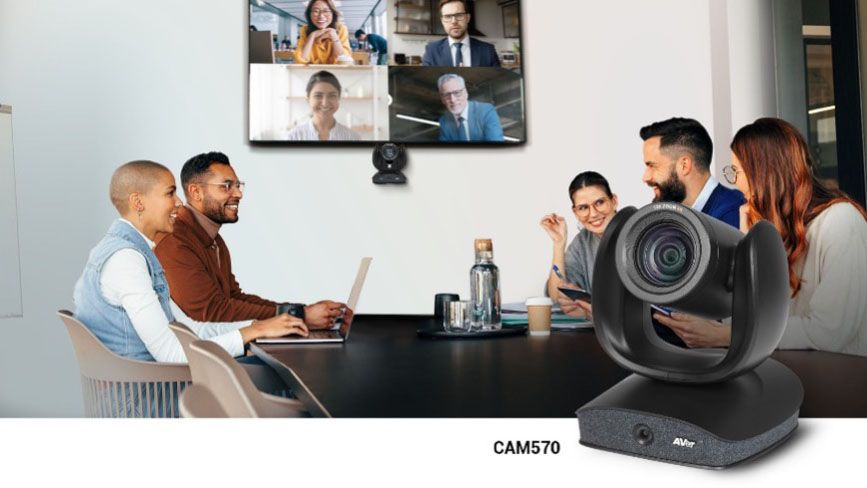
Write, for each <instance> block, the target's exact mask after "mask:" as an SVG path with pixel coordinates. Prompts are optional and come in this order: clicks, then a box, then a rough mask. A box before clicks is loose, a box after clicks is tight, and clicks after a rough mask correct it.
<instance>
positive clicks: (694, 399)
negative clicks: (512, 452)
mask: <svg viewBox="0 0 867 488" xmlns="http://www.w3.org/2000/svg"><path fill="white" fill-rule="evenodd" d="M650 305H664V306H666V307H669V308H672V309H675V310H677V311H681V312H685V313H689V314H692V315H697V316H699V317H703V318H706V319H711V320H718V319H726V318H729V317H731V345H730V346H729V347H728V348H716V349H684V348H680V347H677V346H674V345H671V344H669V343H667V342H665V341H663V340H662V339H661V338H660V337H658V336H657V334H656V332H655V330H654V328H653V323H652V319H651V308H650ZM788 308H789V274H788V261H787V259H786V252H785V248H784V247H783V243H782V240H781V238H780V235H779V234H778V233H777V230H776V229H775V228H774V226H773V225H772V224H770V223H769V222H766V221H762V222H759V223H757V224H756V225H754V226H753V227H752V228H751V229H750V231H749V233H747V234H746V235H744V234H742V233H741V232H740V231H739V230H737V229H735V228H733V227H731V226H729V225H728V224H726V223H724V222H721V221H718V220H716V219H714V218H712V217H709V216H707V215H704V214H701V213H699V212H696V211H695V210H693V209H691V208H688V207H685V206H683V205H680V204H676V203H653V204H651V205H648V206H646V207H644V208H642V209H641V210H636V209H635V208H634V207H627V208H625V209H623V210H621V211H620V212H618V213H617V215H615V217H614V218H613V219H612V221H611V222H610V223H609V225H608V227H607V228H606V230H605V234H604V236H603V237H602V240H601V241H600V243H599V251H598V253H597V256H596V265H595V268H594V272H593V321H594V326H595V330H596V337H597V338H598V340H599V343H600V345H601V346H602V349H603V350H604V351H605V352H606V353H607V354H608V355H609V356H611V358H612V359H613V360H614V361H615V362H616V363H617V364H619V365H620V366H622V367H624V368H626V369H629V370H631V371H633V372H635V373H637V374H634V375H632V376H629V377H627V378H626V379H625V380H623V381H622V382H620V383H618V384H617V385H615V386H614V387H612V388H611V389H610V390H608V391H606V392H605V393H603V394H602V395H600V396H599V397H597V398H596V399H594V400H593V401H591V402H590V403H588V404H587V405H585V406H583V407H581V408H580V409H579V410H578V411H577V415H578V420H579V423H580V427H581V443H582V444H585V445H588V446H591V447H598V448H603V449H607V450H614V451H618V452H622V453H626V454H631V455H637V456H642V457H648V458H653V459H657V460H663V461H669V462H675V463H681V464H690V465H697V466H703V467H726V466H730V465H732V464H734V463H737V462H741V461H744V460H747V459H750V458H752V457H754V456H757V455H758V454H761V453H762V452H764V451H766V450H768V449H771V448H772V447H774V446H776V445H778V444H779V443H781V442H782V441H784V440H785V439H786V438H788V436H789V435H790V434H791V433H792V432H793V431H794V429H795V428H796V427H797V419H798V412H799V410H800V406H801V402H802V401H803V396H804V391H803V387H802V386H801V382H800V380H799V379H798V377H797V376H796V375H795V374H794V373H792V372H791V371H790V370H789V369H788V368H786V367H785V366H783V365H782V364H780V363H778V362H776V361H774V360H771V359H768V357H769V356H770V355H771V353H772V352H773V350H774V349H775V348H776V347H777V344H778V343H779V341H780V339H781V337H782V334H783V331H784V330H785V327H786V320H787V317H788ZM720 326H721V327H722V326H723V325H722V324H720Z"/></svg>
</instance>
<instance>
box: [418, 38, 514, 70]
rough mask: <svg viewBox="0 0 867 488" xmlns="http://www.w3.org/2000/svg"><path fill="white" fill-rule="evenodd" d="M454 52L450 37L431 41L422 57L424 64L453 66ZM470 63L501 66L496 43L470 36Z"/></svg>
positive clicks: (477, 65) (475, 65)
mask: <svg viewBox="0 0 867 488" xmlns="http://www.w3.org/2000/svg"><path fill="white" fill-rule="evenodd" d="M452 63H453V61H452V53H451V48H450V47H449V40H448V38H445V39H440V40H439V41H431V42H429V43H428V44H427V46H425V48H424V56H423V57H422V58H421V64H422V65H423V66H451V65H452ZM470 65H471V66H472V67H474V68H475V67H486V66H487V67H492V66H493V67H497V68H499V67H500V57H499V56H497V50H496V49H495V48H494V45H493V44H491V43H488V42H485V41H480V40H478V39H476V38H475V37H471V38H470Z"/></svg>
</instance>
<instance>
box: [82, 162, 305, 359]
mask: <svg viewBox="0 0 867 488" xmlns="http://www.w3.org/2000/svg"><path fill="white" fill-rule="evenodd" d="M175 190H176V187H175V178H174V176H172V173H171V172H170V171H169V170H168V168H166V167H165V166H163V165H161V164H158V163H155V162H153V161H133V162H130V163H126V164H124V165H122V166H121V167H119V168H118V169H117V170H115V172H114V174H113V175H112V178H111V186H110V189H109V195H110V197H111V202H112V204H113V205H114V207H115V208H116V209H117V211H118V213H119V214H120V218H119V219H118V220H116V221H115V222H114V223H113V224H112V225H111V227H110V228H109V229H108V232H107V233H106V235H105V237H103V238H102V240H100V241H99V243H98V244H97V245H96V247H94V248H93V249H92V250H91V251H90V255H89V256H88V259H87V264H86V265H85V267H84V272H83V273H82V275H81V277H80V278H79V279H78V281H77V282H76V284H75V290H74V292H73V298H74V302H75V316H76V318H78V319H79V320H81V322H83V323H84V325H86V326H87V328H88V329H90V330H91V331H92V332H93V333H94V335H96V337H97V338H99V340H100V341H101V342H102V343H103V344H104V345H105V346H106V347H108V348H109V349H111V350H112V351H113V352H114V353H115V354H118V355H119V356H123V357H126V358H130V359H137V360H140V361H154V360H156V361H160V362H174V363H186V362H187V358H186V356H185V355H184V352H183V349H182V348H181V344H180V342H178V340H177V338H176V337H175V335H174V333H172V331H171V329H169V322H171V321H173V320H175V314H174V312H173V308H175V306H174V304H173V303H172V301H171V298H170V296H169V286H168V284H167V283H166V277H165V273H164V272H163V268H162V266H161V265H160V262H159V260H158V259H157V257H156V255H154V252H153V250H152V249H153V247H154V242H153V241H154V239H155V237H156V235H157V233H159V232H164V233H171V232H172V230H173V228H174V225H175V219H176V217H177V212H178V211H179V207H180V205H181V201H180V199H178V197H177V195H176V194H175ZM186 325H188V326H189V327H190V328H191V329H193V331H194V332H195V333H196V335H198V336H199V337H201V338H202V339H208V340H211V341H214V342H216V343H217V344H219V345H220V346H221V347H223V348H224V349H226V351H228V352H229V353H230V354H232V355H233V356H241V355H243V354H244V344H247V343H248V342H250V341H252V340H255V339H258V338H261V337H280V336H285V335H289V334H298V335H305V336H306V335H307V327H306V326H305V325H304V323H303V322H302V321H301V319H298V318H296V317H292V316H290V315H287V314H282V315H278V316H274V314H271V316H270V317H269V318H268V319H266V320H256V321H253V322H252V323H251V322H249V321H248V322H242V323H232V324H218V323H210V324H205V323H199V322H189V323H187V324H186Z"/></svg>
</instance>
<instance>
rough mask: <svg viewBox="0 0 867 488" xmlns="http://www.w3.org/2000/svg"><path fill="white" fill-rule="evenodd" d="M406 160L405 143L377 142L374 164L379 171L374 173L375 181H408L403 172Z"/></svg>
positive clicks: (383, 182)
mask: <svg viewBox="0 0 867 488" xmlns="http://www.w3.org/2000/svg"><path fill="white" fill-rule="evenodd" d="M406 160H407V157H406V146H404V145H403V144H395V143H393V142H386V143H380V144H377V145H376V146H374V148H373V166H375V167H376V169H377V170H379V171H377V173H376V174H375V175H373V182H374V183H376V184H378V185H381V184H385V183H393V184H403V183H406V176H405V175H404V174H403V173H401V170H402V169H403V168H405V167H406Z"/></svg>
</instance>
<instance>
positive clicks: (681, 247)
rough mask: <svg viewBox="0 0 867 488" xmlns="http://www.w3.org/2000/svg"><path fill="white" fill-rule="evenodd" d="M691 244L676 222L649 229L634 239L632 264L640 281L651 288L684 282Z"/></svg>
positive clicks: (691, 260)
mask: <svg viewBox="0 0 867 488" xmlns="http://www.w3.org/2000/svg"><path fill="white" fill-rule="evenodd" d="M693 246H694V244H693V240H692V239H691V238H690V235H689V233H687V231H686V229H684V228H683V226H682V225H681V224H679V223H677V222H673V221H663V222H660V223H658V224H655V225H651V226H650V227H648V228H647V230H645V231H644V233H643V234H642V235H641V237H640V238H639V239H638V243H637V245H636V247H635V249H636V258H637V259H636V262H637V263H636V264H637V267H638V272H639V273H640V274H641V276H642V278H644V279H645V280H647V281H648V282H650V283H651V284H653V285H655V286H662V287H665V286H671V285H674V284H676V283H678V282H679V281H680V280H682V279H684V278H685V277H686V275H687V273H688V272H689V270H690V268H691V265H692V263H693V256H694V255H695V249H694V247H693Z"/></svg>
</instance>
